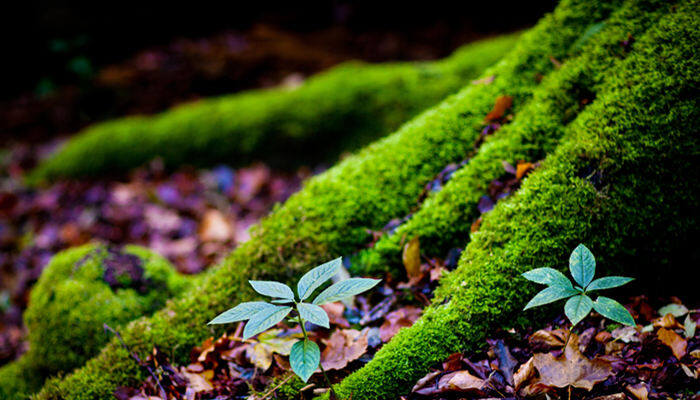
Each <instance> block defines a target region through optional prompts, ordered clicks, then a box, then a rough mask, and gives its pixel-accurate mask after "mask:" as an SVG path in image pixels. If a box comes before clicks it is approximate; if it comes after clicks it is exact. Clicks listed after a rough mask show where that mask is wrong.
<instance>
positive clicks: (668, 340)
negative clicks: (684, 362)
mask: <svg viewBox="0 0 700 400" xmlns="http://www.w3.org/2000/svg"><path fill="white" fill-rule="evenodd" d="M656 335H657V336H658V337H659V340H660V341H661V343H663V344H665V345H666V346H668V347H669V348H670V349H671V351H672V352H673V355H674V357H676V358H677V359H678V360H680V359H681V358H683V356H684V355H685V353H686V352H687V350H688V342H687V341H686V340H685V339H683V338H682V337H681V336H680V335H679V334H677V333H676V332H674V331H671V330H668V329H665V328H661V329H659V331H658V332H656Z"/></svg>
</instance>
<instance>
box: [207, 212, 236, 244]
mask: <svg viewBox="0 0 700 400" xmlns="http://www.w3.org/2000/svg"><path fill="white" fill-rule="evenodd" d="M199 236H200V239H201V240H202V241H204V242H224V241H226V240H229V239H231V238H232V237H233V228H232V227H231V224H230V223H229V221H228V220H227V219H226V217H225V216H224V214H223V213H222V212H221V211H219V210H215V209H211V210H208V211H207V212H206V213H204V217H203V218H202V223H201V225H200V226H199Z"/></svg>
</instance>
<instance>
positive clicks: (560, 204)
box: [337, 2, 700, 400]
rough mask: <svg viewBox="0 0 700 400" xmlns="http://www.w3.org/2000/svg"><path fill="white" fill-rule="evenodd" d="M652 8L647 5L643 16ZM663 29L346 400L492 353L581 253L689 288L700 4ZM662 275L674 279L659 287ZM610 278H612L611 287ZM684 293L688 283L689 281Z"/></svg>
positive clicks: (611, 267)
mask: <svg viewBox="0 0 700 400" xmlns="http://www.w3.org/2000/svg"><path fill="white" fill-rule="evenodd" d="M645 4H646V3H645ZM665 11H666V12H665V14H666V15H665V16H664V17H663V18H662V20H661V21H660V22H659V23H658V24H657V25H655V26H654V27H653V28H652V29H651V30H650V31H649V32H648V33H647V34H646V35H644V36H643V37H642V38H636V39H637V41H638V42H637V44H636V45H635V47H636V50H635V51H634V52H633V53H632V54H631V55H630V56H629V58H628V59H627V60H626V61H625V62H624V63H623V64H622V65H620V67H619V68H615V69H614V70H610V71H609V72H608V74H610V75H611V76H609V77H607V78H606V79H607V80H608V83H607V85H606V86H605V88H604V90H601V92H600V93H599V96H598V98H597V99H596V101H595V102H594V103H593V104H592V105H590V106H589V107H588V108H587V109H586V110H585V111H584V112H582V113H581V115H580V116H579V117H578V118H577V119H576V121H574V122H573V126H572V130H573V132H572V135H571V136H570V137H569V138H567V140H565V141H564V142H563V143H562V144H561V145H560V146H559V147H558V148H557V149H556V151H554V152H553V153H552V154H551V155H550V156H548V157H547V159H546V160H545V162H544V164H543V166H542V168H541V169H540V170H539V171H537V172H535V173H534V174H533V175H531V176H530V177H529V178H528V179H527V180H526V182H525V183H524V184H523V187H522V188H521V189H520V191H519V192H518V193H517V194H516V195H515V196H514V197H512V198H510V199H507V200H505V201H503V202H500V203H499V204H498V205H497V206H496V208H495V209H494V210H493V211H492V212H490V213H489V214H488V215H487V216H486V217H485V219H484V222H483V224H482V227H481V229H480V230H479V231H478V232H476V233H474V234H472V235H471V242H470V243H469V245H468V246H467V248H466V251H465V253H464V254H463V256H462V258H461V259H460V262H459V267H458V269H457V270H456V271H455V272H453V273H451V274H449V275H447V277H446V278H445V279H444V280H443V281H442V282H441V286H440V288H439V290H438V293H437V295H436V298H435V301H434V303H433V304H435V306H432V307H430V308H429V309H428V310H427V311H426V312H425V314H424V316H423V317H422V318H421V319H420V320H419V321H418V322H417V323H416V324H415V325H414V326H413V327H411V328H409V329H405V330H402V331H400V332H399V334H398V335H397V336H396V337H395V338H394V339H393V340H392V341H391V342H390V343H388V344H387V345H386V346H385V347H384V348H383V349H381V350H380V351H379V352H378V353H377V354H376V356H375V358H374V359H373V360H372V361H371V362H370V363H369V364H367V365H366V366H365V367H364V368H363V369H361V370H360V371H358V372H356V373H355V374H353V375H351V376H350V377H348V378H346V379H345V380H344V381H343V382H342V384H341V385H339V386H338V388H337V391H338V392H340V393H341V394H342V396H343V397H347V398H349V397H352V398H353V399H355V400H359V399H388V398H395V397H396V396H397V395H398V394H405V393H406V392H407V391H408V390H409V388H410V387H411V386H412V384H413V383H414V382H415V380H416V379H418V378H420V377H421V376H422V375H423V374H425V373H426V372H427V371H428V369H429V368H430V367H431V366H432V365H434V364H436V363H438V362H441V361H442V360H443V359H444V358H445V357H446V356H447V355H449V354H450V353H452V352H456V351H465V350H473V349H475V348H477V347H480V346H482V345H483V343H484V339H485V337H486V335H487V334H488V333H489V332H490V331H491V329H493V327H498V326H502V327H511V326H514V325H523V324H524V323H525V322H526V321H528V320H531V319H532V318H533V316H534V314H531V313H529V312H528V313H523V312H521V311H520V310H521V309H522V307H523V306H524V304H525V303H526V301H527V299H528V298H529V297H530V296H531V295H532V294H533V291H535V290H537V289H538V288H536V287H534V286H535V285H531V284H528V283H527V282H526V281H525V280H524V279H523V278H521V277H519V274H520V273H522V272H524V271H527V270H529V269H532V268H535V267H553V268H559V269H564V268H565V267H564V265H565V264H566V262H565V260H566V259H567V254H568V253H569V252H570V251H571V249H573V248H574V247H575V246H576V245H577V244H578V243H580V242H583V243H585V244H586V245H587V246H589V247H591V248H592V249H593V252H594V253H595V254H596V258H598V261H599V263H598V264H599V266H600V268H603V269H605V270H606V271H607V272H617V271H620V270H624V271H626V273H627V274H630V275H632V276H635V277H637V278H639V280H640V281H641V282H645V283H646V284H647V285H648V286H645V288H646V289H645V290H653V287H655V286H660V287H663V286H662V285H661V284H660V282H664V283H663V285H667V286H666V287H673V288H674V289H673V290H674V291H675V290H682V289H681V288H688V286H689V285H690V284H689V283H687V282H686V283H685V284H684V282H683V280H684V278H683V277H687V276H688V275H687V274H688V273H690V271H692V270H693V268H694V267H695V266H696V265H697V263H698V261H699V260H698V255H697V251H695V250H694V248H695V244H694V243H693V242H694V238H695V237H697V235H698V233H699V232H698V222H699V221H698V215H697V212H696V210H697V207H698V205H700V204H699V203H700V202H699V201H698V196H697V195H698V194H697V187H698V184H700V182H699V176H698V175H697V174H690V175H692V176H690V175H688V174H686V173H685V172H686V171H691V170H692V169H693V168H695V167H694V166H697V163H698V152H697V149H698V148H700V147H699V146H700V140H699V138H698V135H697V134H696V126H697V124H698V122H700V108H699V107H698V99H697V87H698V84H699V83H700V60H698V58H697V57H696V50H697V46H696V44H697V42H698V40H700V29H699V27H698V20H699V19H698V16H699V15H698V7H697V3H696V2H684V3H683V5H682V6H680V7H674V6H667V7H666V9H665ZM659 271H673V274H660V273H659ZM607 272H606V273H607ZM686 280H687V279H686Z"/></svg>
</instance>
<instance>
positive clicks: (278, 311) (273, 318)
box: [243, 304, 292, 339]
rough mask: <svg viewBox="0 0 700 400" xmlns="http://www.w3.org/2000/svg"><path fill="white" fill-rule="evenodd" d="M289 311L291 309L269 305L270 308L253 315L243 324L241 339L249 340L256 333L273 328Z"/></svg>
mask: <svg viewBox="0 0 700 400" xmlns="http://www.w3.org/2000/svg"><path fill="white" fill-rule="evenodd" d="M290 311H292V307H289V306H287V307H285V306H275V305H272V304H270V307H266V308H265V309H263V310H262V311H260V312H258V313H257V314H255V315H253V316H252V317H251V318H250V320H249V321H248V322H247V323H246V324H245V329H243V339H249V338H251V337H253V336H255V335H257V334H258V333H260V332H263V331H264V330H266V329H268V328H271V327H273V326H275V325H276V324H277V323H278V322H280V321H282V320H283V319H284V317H286V316H287V314H289V312H290Z"/></svg>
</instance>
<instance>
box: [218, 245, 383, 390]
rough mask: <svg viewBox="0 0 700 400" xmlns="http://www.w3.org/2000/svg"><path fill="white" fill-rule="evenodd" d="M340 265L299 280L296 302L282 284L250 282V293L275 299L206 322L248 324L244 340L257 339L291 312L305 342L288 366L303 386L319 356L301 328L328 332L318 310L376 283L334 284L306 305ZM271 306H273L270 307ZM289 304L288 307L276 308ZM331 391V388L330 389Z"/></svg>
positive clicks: (324, 316) (296, 346) (323, 313)
mask: <svg viewBox="0 0 700 400" xmlns="http://www.w3.org/2000/svg"><path fill="white" fill-rule="evenodd" d="M341 265H342V260H341V258H336V259H335V260H333V261H329V262H327V263H325V264H323V265H320V266H318V267H316V268H314V269H312V270H311V271H309V272H307V273H306V274H305V275H304V276H302V277H301V279H300V280H299V283H298V284H297V296H298V297H296V298H295V296H294V292H292V289H291V288H290V287H289V286H287V285H285V284H284V283H280V282H274V281H250V284H251V286H253V289H254V290H255V291H256V292H258V293H260V294H262V295H264V296H269V297H272V298H274V300H271V302H270V303H267V302H264V301H251V302H245V303H241V304H239V305H237V306H236V307H233V308H232V309H230V310H228V311H225V312H223V313H221V314H220V315H219V316H217V317H216V318H214V319H213V320H211V321H210V322H209V325H211V324H226V323H229V322H237V321H245V320H247V321H248V322H247V323H246V325H245V328H244V329H243V339H248V338H250V337H252V336H255V335H257V334H258V333H261V332H263V331H265V330H267V329H269V328H271V327H273V326H275V325H277V323H278V322H280V321H282V320H283V319H284V318H285V317H287V315H289V313H291V312H292V311H294V313H295V315H296V320H297V321H298V322H299V325H300V326H301V331H302V332H303V333H304V339H302V340H299V341H298V342H296V343H294V345H293V346H292V350H291V352H290V354H289V364H290V365H291V367H292V371H294V373H295V374H296V375H297V376H299V378H301V379H302V380H303V381H304V382H306V381H308V380H309V378H310V377H311V375H312V374H313V373H314V371H316V368H318V367H319V366H320V361H321V352H320V350H319V348H318V345H317V344H316V343H314V342H313V341H311V340H309V337H308V334H307V332H306V327H305V326H304V325H305V323H306V322H310V323H312V324H314V325H318V326H322V327H324V328H329V319H328V314H326V311H325V310H324V309H323V308H321V307H320V306H321V305H323V304H326V303H332V302H335V301H339V300H343V299H345V298H348V297H351V296H355V295H357V294H360V293H362V292H365V291H367V290H369V289H371V288H373V287H374V286H375V285H377V283H379V281H380V280H379V279H369V278H349V279H345V280H342V281H340V282H336V283H334V284H333V285H331V286H329V287H328V288H327V289H325V290H323V291H322V292H321V293H319V295H318V296H316V298H315V299H314V300H313V301H312V302H310V303H309V302H305V300H307V299H309V298H310V297H311V295H312V294H313V293H314V291H316V289H318V288H319V287H320V286H321V285H323V283H325V282H326V281H327V280H329V279H331V278H332V277H333V276H334V275H335V274H336V273H337V272H338V270H339V269H340V266H341ZM272 303H274V304H272ZM277 304H288V305H277ZM321 372H322V373H323V376H324V378H325V379H326V383H327V384H328V386H329V387H331V384H330V381H329V380H328V377H327V376H326V373H325V371H324V370H323V366H321ZM331 390H332V388H331Z"/></svg>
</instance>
